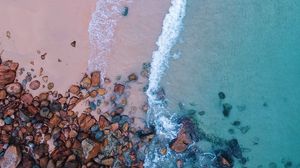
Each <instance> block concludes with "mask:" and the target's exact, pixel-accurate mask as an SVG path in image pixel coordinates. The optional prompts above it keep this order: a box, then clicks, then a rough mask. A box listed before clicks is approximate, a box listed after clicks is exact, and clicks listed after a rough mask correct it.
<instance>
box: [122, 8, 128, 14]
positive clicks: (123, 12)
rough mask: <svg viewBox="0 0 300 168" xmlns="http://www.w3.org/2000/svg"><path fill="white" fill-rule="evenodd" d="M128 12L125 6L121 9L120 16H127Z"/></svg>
mask: <svg viewBox="0 0 300 168" xmlns="http://www.w3.org/2000/svg"><path fill="white" fill-rule="evenodd" d="M128 11H129V8H128V7H127V6H125V7H124V8H123V11H122V15H123V16H127V15H128Z"/></svg>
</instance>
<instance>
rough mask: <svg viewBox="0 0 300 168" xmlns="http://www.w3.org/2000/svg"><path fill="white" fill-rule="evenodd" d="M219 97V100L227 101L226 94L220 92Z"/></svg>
mask: <svg viewBox="0 0 300 168" xmlns="http://www.w3.org/2000/svg"><path fill="white" fill-rule="evenodd" d="M218 96H219V98H220V99H221V100H223V99H225V98H226V96H225V93H224V92H219V93H218Z"/></svg>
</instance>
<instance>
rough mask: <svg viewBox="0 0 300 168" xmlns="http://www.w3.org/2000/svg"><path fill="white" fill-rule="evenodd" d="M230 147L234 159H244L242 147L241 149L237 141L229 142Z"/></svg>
mask: <svg viewBox="0 0 300 168" xmlns="http://www.w3.org/2000/svg"><path fill="white" fill-rule="evenodd" d="M228 146H229V149H230V152H231V153H232V155H233V156H234V157H236V158H237V159H242V157H243V154H242V150H241V147H240V145H239V143H238V140H237V139H231V140H230V141H229V142H228Z"/></svg>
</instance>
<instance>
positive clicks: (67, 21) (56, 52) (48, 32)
mask: <svg viewBox="0 0 300 168" xmlns="http://www.w3.org/2000/svg"><path fill="white" fill-rule="evenodd" d="M0 3H1V5H0V20H1V23H0V32H1V34H0V40H1V45H0V50H4V52H3V55H2V57H3V58H4V59H13V60H15V61H18V62H20V64H21V65H20V66H21V67H24V68H25V70H26V71H31V69H34V72H32V74H38V73H39V71H40V68H41V67H42V68H43V70H44V72H43V74H44V75H46V76H48V77H49V78H48V81H49V82H53V83H54V84H55V86H54V88H53V89H54V90H57V91H59V92H64V91H66V90H67V89H68V88H69V86H70V84H72V83H75V82H78V81H79V80H80V79H81V77H82V76H83V74H84V73H85V72H86V68H87V59H88V56H89V39H88V32H87V28H88V23H89V21H90V17H91V14H92V12H93V10H94V8H95V1H93V0H91V1H86V2H83V1H79V0H76V1H73V0H67V1H58V0H53V1H43V2H42V1H38V0H29V1H26V2H25V1H8V0H4V1H1V2H0ZM7 32H9V34H10V37H7ZM73 41H76V47H72V46H71V42H73ZM42 55H45V59H44V60H42V59H41V56H42ZM38 77H39V75H38ZM19 79H21V78H19ZM46 84H47V83H45V85H46ZM46 90H47V87H45V88H44V89H40V90H39V91H46Z"/></svg>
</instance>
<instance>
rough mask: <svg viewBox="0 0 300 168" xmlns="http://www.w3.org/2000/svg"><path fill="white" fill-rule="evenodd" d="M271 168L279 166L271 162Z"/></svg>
mask: <svg viewBox="0 0 300 168" xmlns="http://www.w3.org/2000/svg"><path fill="white" fill-rule="evenodd" d="M269 168H277V164H276V163H275V162H270V163H269Z"/></svg>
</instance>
